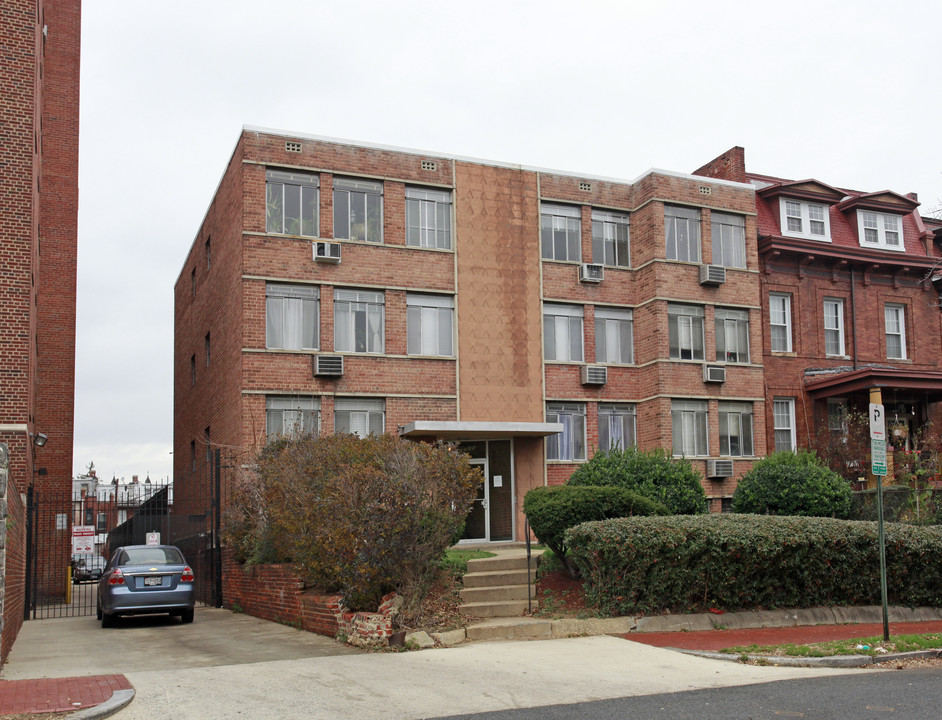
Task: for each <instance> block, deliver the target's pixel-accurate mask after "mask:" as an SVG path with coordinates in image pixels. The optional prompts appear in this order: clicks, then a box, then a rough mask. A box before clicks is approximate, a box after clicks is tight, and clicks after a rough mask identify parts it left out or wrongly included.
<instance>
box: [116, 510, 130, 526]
mask: <svg viewBox="0 0 942 720" xmlns="http://www.w3.org/2000/svg"><path fill="white" fill-rule="evenodd" d="M127 521H128V511H127V510H123V509H122V510H118V525H123V524H124V523H126V522H127Z"/></svg>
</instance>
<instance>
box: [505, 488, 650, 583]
mask: <svg viewBox="0 0 942 720" xmlns="http://www.w3.org/2000/svg"><path fill="white" fill-rule="evenodd" d="M523 512H524V514H526V516H527V520H528V521H529V522H530V529H531V530H533V533H534V535H536V537H537V539H538V540H539V541H540V542H541V543H543V544H544V545H547V546H549V548H550V550H552V551H553V553H554V554H555V555H556V556H557V557H558V558H559V559H560V561H561V562H562V563H563V565H564V566H565V567H566V571H567V572H568V573H569V574H570V575H573V576H576V575H577V572H576V568H575V567H574V566H573V565H572V564H571V563H570V562H569V561H568V559H567V558H566V543H565V540H564V537H563V536H564V534H565V532H566V530H567V529H569V528H571V527H573V526H574V525H579V524H580V523H584V522H588V521H590V520H607V519H608V518H617V517H629V516H632V515H667V514H668V510H667V508H666V507H664V506H663V505H662V504H661V503H659V502H657V501H655V500H651V499H650V498H647V497H644V496H642V495H639V494H638V493H634V492H631V491H630V490H625V489H624V488H620V487H592V486H588V485H586V486H572V485H556V486H553V487H538V488H533V489H532V490H530V491H529V492H528V493H527V494H526V496H525V497H524V499H523Z"/></svg>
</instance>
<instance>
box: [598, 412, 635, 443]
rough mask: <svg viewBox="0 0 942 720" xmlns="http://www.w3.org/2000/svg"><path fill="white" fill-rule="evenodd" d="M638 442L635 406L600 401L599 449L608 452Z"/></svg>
mask: <svg viewBox="0 0 942 720" xmlns="http://www.w3.org/2000/svg"><path fill="white" fill-rule="evenodd" d="M637 444H638V439H637V434H636V431H635V406H634V405H631V404H628V403H600V404H599V450H604V451H605V452H608V451H610V450H614V449H615V448H621V449H625V448H627V447H630V446H632V445H637Z"/></svg>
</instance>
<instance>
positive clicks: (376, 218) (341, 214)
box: [334, 177, 383, 243]
mask: <svg viewBox="0 0 942 720" xmlns="http://www.w3.org/2000/svg"><path fill="white" fill-rule="evenodd" d="M334 237H335V238H338V239H344V240H359V241H361V242H371V243H381V242H383V183H381V182H374V181H371V180H352V179H347V178H337V177H335V178H334Z"/></svg>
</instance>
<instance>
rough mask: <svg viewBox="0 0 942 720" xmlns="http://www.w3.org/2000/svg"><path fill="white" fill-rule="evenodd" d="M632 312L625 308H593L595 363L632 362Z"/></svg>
mask: <svg viewBox="0 0 942 720" xmlns="http://www.w3.org/2000/svg"><path fill="white" fill-rule="evenodd" d="M632 345H633V336H632V312H631V310H629V309H626V308H604V307H596V308H595V362H597V363H620V364H628V363H633V362H634V350H633V347H632Z"/></svg>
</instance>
